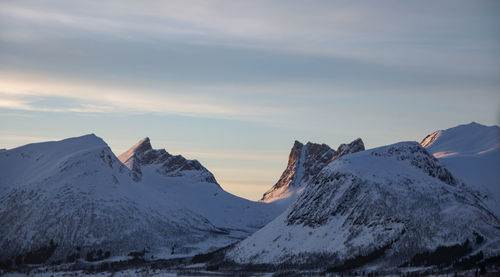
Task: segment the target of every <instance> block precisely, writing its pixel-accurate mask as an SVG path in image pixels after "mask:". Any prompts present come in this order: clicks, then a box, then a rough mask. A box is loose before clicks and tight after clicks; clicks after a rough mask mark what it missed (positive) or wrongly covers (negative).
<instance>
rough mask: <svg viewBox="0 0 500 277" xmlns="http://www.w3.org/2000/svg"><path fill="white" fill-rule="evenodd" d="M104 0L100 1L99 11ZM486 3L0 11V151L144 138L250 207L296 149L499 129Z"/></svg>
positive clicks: (494, 41)
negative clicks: (83, 138)
mask: <svg viewBox="0 0 500 277" xmlns="http://www.w3.org/2000/svg"><path fill="white" fill-rule="evenodd" d="M103 2H105V3H103ZM499 14H500V2H498V1H460V0H459V1H78V3H76V1H62V0H61V1H19V0H16V1H6V0H3V1H1V2H0V148H12V147H15V146H20V145H23V144H26V143H30V142H35V141H44V140H52V139H62V138H66V137H70V136H78V135H83V134H86V133H95V134H97V135H98V136H100V137H102V138H103V139H104V140H105V141H106V142H107V143H108V144H109V145H110V146H111V148H112V149H113V151H115V153H116V154H117V155H118V154H120V153H121V152H122V151H124V150H126V149H127V148H128V147H129V146H131V145H133V144H134V143H135V142H136V141H138V140H139V139H141V138H143V137H146V136H149V137H150V138H151V141H152V144H153V146H154V147H155V148H166V149H167V151H169V152H171V153H174V154H183V155H185V156H186V157H188V158H196V159H198V160H200V161H201V162H202V163H203V164H204V165H205V166H206V167H207V168H209V169H210V170H211V171H212V172H213V173H214V174H215V176H216V178H217V179H218V181H219V182H220V183H221V185H222V186H223V187H224V188H225V189H226V190H228V191H230V192H233V193H235V194H237V195H240V196H242V197H246V198H249V199H253V200H256V199H258V198H259V197H260V196H261V195H262V193H263V192H264V191H266V190H267V189H268V188H269V187H271V186H272V185H273V184H274V183H275V182H276V180H277V179H278V177H279V175H280V174H281V172H282V171H283V169H284V167H285V166H286V162H287V158H288V152H289V150H290V148H291V146H292V144H293V141H294V140H295V139H298V140H300V141H303V142H307V141H313V142H321V143H327V144H329V145H330V146H332V147H335V148H336V147H337V146H338V145H339V144H340V143H344V142H349V141H351V140H353V139H355V138H357V137H361V138H363V140H364V141H365V144H366V145H367V146H368V147H375V146H380V145H384V144H389V143H393V142H397V141H401V140H420V139H422V138H423V137H424V136H425V135H427V134H428V133H430V132H432V131H434V130H437V129H443V128H448V127H452V126H455V125H458V124H462V123H469V122H471V121H477V122H479V123H482V124H486V125H493V124H495V125H498V124H499V121H500V19H499V18H500V17H499V16H498V15H499Z"/></svg>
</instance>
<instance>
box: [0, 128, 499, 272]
mask: <svg viewBox="0 0 500 277" xmlns="http://www.w3.org/2000/svg"><path fill="white" fill-rule="evenodd" d="M284 158H285V157H284ZM0 169H1V170H0V235H1V236H0V249H2V251H0V266H2V267H4V268H5V267H10V266H14V267H17V268H20V267H22V266H23V265H27V266H30V267H31V266H33V265H40V264H43V265H47V264H50V263H56V264H60V263H66V264H80V265H81V264H87V265H89V264H90V265H93V264H94V263H99V262H101V261H105V262H106V261H111V260H115V261H119V260H122V259H125V260H126V259H132V260H133V261H134V262H137V261H143V262H147V261H152V260H158V259H160V260H161V261H164V260H169V261H173V260H176V259H178V258H179V257H193V256H194V257H193V258H192V263H197V264H199V263H206V265H207V269H208V268H210V270H216V269H218V268H222V269H223V268H224V267H226V268H227V269H228V270H229V271H228V272H231V274H233V273H234V272H236V271H235V268H236V269H238V268H239V269H245V270H247V269H252V270H257V271H259V270H267V271H276V270H281V269H288V270H293V269H300V270H302V269H312V270H316V271H314V272H315V273H325V272H343V273H347V272H352V271H353V270H354V271H357V272H358V273H359V272H365V271H366V272H374V271H378V272H386V273H387V274H396V275H398V274H399V275H401V274H405V273H407V272H408V270H416V269H418V268H420V269H422V270H431V272H433V271H432V270H443V269H446V270H449V269H462V270H465V269H472V268H477V267H479V266H481V267H483V268H484V266H485V265H493V266H496V267H497V269H498V268H500V219H499V218H500V205H499V203H500V190H499V188H500V183H499V180H500V175H499V172H500V170H499V169H500V127H498V126H490V127H487V126H483V125H480V124H477V123H471V124H466V125H459V126H456V127H453V128H450V129H446V130H439V131H436V132H434V133H432V134H430V135H428V136H427V137H425V138H424V139H423V140H422V141H421V143H417V142H399V143H395V144H391V145H387V146H382V147H377V148H373V149H368V150H365V146H364V143H363V141H362V140H361V139H359V138H358V139H356V140H354V141H352V142H351V143H348V144H341V145H340V146H339V147H338V148H337V149H336V150H334V149H332V148H330V147H329V146H328V145H326V144H316V143H311V142H308V143H306V144H302V143H300V142H298V141H295V143H294V145H293V147H292V149H291V151H290V155H289V158H288V163H287V166H286V169H285V170H284V172H283V174H282V175H281V177H280V178H279V180H278V181H277V183H276V184H275V185H274V186H272V187H271V188H270V189H269V190H268V191H267V192H265V193H264V195H263V197H262V199H261V200H260V201H249V200H246V199H243V198H240V197H237V196H235V195H232V194H230V193H228V192H226V191H225V190H224V189H223V188H222V187H221V186H220V185H219V184H218V183H217V180H216V178H215V176H214V175H213V174H212V173H211V172H210V171H209V170H208V169H207V168H205V167H204V166H203V165H202V164H201V163H200V162H199V161H197V160H190V159H186V158H185V157H183V156H181V155H173V154H170V153H169V152H167V151H166V150H165V149H154V148H153V147H152V145H151V142H150V139H149V138H145V139H142V140H140V141H139V142H138V143H137V144H135V145H134V146H132V147H131V148H130V149H129V150H127V151H125V152H124V153H123V154H121V155H119V156H118V157H116V156H115V155H114V153H113V152H112V151H111V149H110V148H109V147H108V146H107V144H106V143H105V142H104V141H103V140H102V139H100V138H98V137H97V136H95V135H85V136H81V137H76V138H69V139H65V140H61V141H54V142H44V143H35V144H28V145H25V146H22V147H18V148H14V149H9V150H0ZM195 255H196V256H195ZM139 257H140V258H139ZM183 259H186V258H183ZM189 259H190V258H189ZM184 261H185V260H184ZM407 268H409V269H408V270H407ZM405 270H406V271H405Z"/></svg>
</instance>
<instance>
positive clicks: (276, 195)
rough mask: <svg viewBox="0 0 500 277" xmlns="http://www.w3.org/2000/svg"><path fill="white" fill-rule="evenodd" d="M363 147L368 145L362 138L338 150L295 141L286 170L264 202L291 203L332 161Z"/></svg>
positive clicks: (341, 146) (263, 199) (363, 148)
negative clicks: (365, 144)
mask: <svg viewBox="0 0 500 277" xmlns="http://www.w3.org/2000/svg"><path fill="white" fill-rule="evenodd" d="M363 150H365V146H364V144H363V141H362V140H361V139H360V138H358V139H356V140H354V141H352V142H351V143H349V144H341V145H340V146H339V147H338V149H337V151H335V150H333V149H332V148H330V146H328V145H326V144H316V143H311V142H308V143H307V144H306V145H304V144H302V143H300V142H299V141H295V143H294V145H293V147H292V150H291V151H290V156H289V158H288V165H287V167H286V169H285V171H284V172H283V173H282V174H281V177H280V178H279V180H278V182H277V183H276V184H275V185H274V186H273V187H271V188H270V189H269V190H268V191H267V192H266V193H264V195H263V196H262V199H261V201H262V202H273V201H277V200H280V201H279V202H286V203H285V204H290V203H291V202H293V201H294V200H295V199H296V198H297V195H299V194H300V193H301V192H302V190H303V189H304V186H305V185H306V184H307V183H308V182H309V181H310V180H311V179H312V178H313V177H314V176H316V174H318V173H319V172H320V171H321V170H322V169H323V168H324V167H325V166H326V165H328V164H329V163H330V162H331V161H332V160H334V159H337V158H340V157H341V156H343V155H346V154H350V153H355V152H358V151H363ZM285 206H286V205H285Z"/></svg>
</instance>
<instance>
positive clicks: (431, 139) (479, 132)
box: [421, 122, 500, 217]
mask: <svg viewBox="0 0 500 277" xmlns="http://www.w3.org/2000/svg"><path fill="white" fill-rule="evenodd" d="M421 145H422V146H423V147H425V148H426V149H427V151H429V152H430V153H432V154H433V155H434V157H436V158H438V159H440V161H441V163H443V164H445V165H446V167H447V168H449V169H450V170H451V172H452V173H453V174H454V175H455V176H457V177H458V178H460V179H462V180H463V181H464V182H465V183H467V184H468V185H470V186H472V187H473V188H474V189H476V190H477V191H478V192H479V193H480V195H481V197H482V198H483V200H484V201H485V203H487V205H488V207H489V208H490V209H491V210H493V211H494V212H495V213H496V214H497V216H498V217H500V127H498V126H484V125H481V124H478V123H475V122H472V123H470V124H464V125H459V126H456V127H453V128H449V129H446V130H439V131H436V132H434V133H432V134H431V135H429V136H427V137H426V138H425V139H424V140H423V141H422V142H421Z"/></svg>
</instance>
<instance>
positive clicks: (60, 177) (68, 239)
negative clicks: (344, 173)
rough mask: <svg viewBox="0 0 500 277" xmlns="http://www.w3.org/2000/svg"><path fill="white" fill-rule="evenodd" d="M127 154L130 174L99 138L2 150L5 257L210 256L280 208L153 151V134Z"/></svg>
mask: <svg viewBox="0 0 500 277" xmlns="http://www.w3.org/2000/svg"><path fill="white" fill-rule="evenodd" d="M120 157H121V158H122V159H123V160H124V162H125V163H126V165H127V166H130V168H131V169H132V170H129V168H127V166H125V165H124V164H123V163H122V162H120V160H118V159H117V158H116V156H115V155H114V154H113V152H112V151H111V149H110V148H109V147H108V146H107V145H106V143H105V142H104V141H103V140H102V139H100V138H98V137H96V136H95V135H86V136H82V137H77V138H70V139H65V140H62V141H56V142H45V143H35V144H29V145H26V146H22V147H19V148H15V149H11V150H6V151H2V152H0V168H1V170H0V234H1V236H0V249H2V251H0V260H4V259H9V258H10V259H14V257H16V256H18V255H21V256H22V257H24V260H25V262H30V263H38V262H40V261H45V260H47V259H49V260H48V261H54V260H62V261H65V260H66V259H68V258H69V257H70V256H73V257H74V256H76V255H77V254H78V255H80V257H82V258H83V257H85V255H86V254H88V253H90V252H92V251H94V253H96V255H98V256H99V257H104V256H115V255H124V256H126V255H127V254H128V253H130V252H133V251H141V250H143V249H145V248H146V249H149V250H150V253H151V254H154V255H155V256H156V257H168V256H170V255H171V254H172V252H173V253H174V255H175V254H187V253H190V254H192V253H198V252H200V251H203V252H204V251H207V250H209V249H214V248H218V247H222V246H225V245H227V244H230V243H233V242H234V241H237V240H239V239H241V238H243V237H246V236H248V235H249V234H250V233H252V232H254V231H255V230H257V229H258V228H260V227H261V226H263V225H264V224H266V223H267V222H269V221H270V220H271V219H273V218H274V217H275V216H276V215H277V213H278V210H276V209H275V208H274V207H273V206H272V205H269V204H266V203H260V202H252V201H248V200H245V199H242V198H239V197H236V196H234V195H231V194H229V193H227V192H225V191H224V190H223V189H222V188H221V187H220V186H219V185H218V184H217V182H216V180H215V178H214V177H213V175H212V174H211V173H210V172H209V171H208V170H207V169H206V168H204V167H203V166H202V165H201V164H200V163H199V162H197V161H192V160H186V159H185V158H183V157H182V156H172V155H170V154H168V153H167V152H166V151H165V150H153V149H152V148H151V145H150V143H149V139H145V140H143V141H141V142H140V143H138V144H137V145H136V146H134V147H132V148H131V149H130V150H129V151H127V152H126V153H124V154H123V155H121V156H120ZM99 249H100V250H101V252H99V253H100V254H97V253H98V252H97V251H98V250H99ZM108 251H109V253H108V254H107V255H105V254H104V253H106V252H108Z"/></svg>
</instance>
